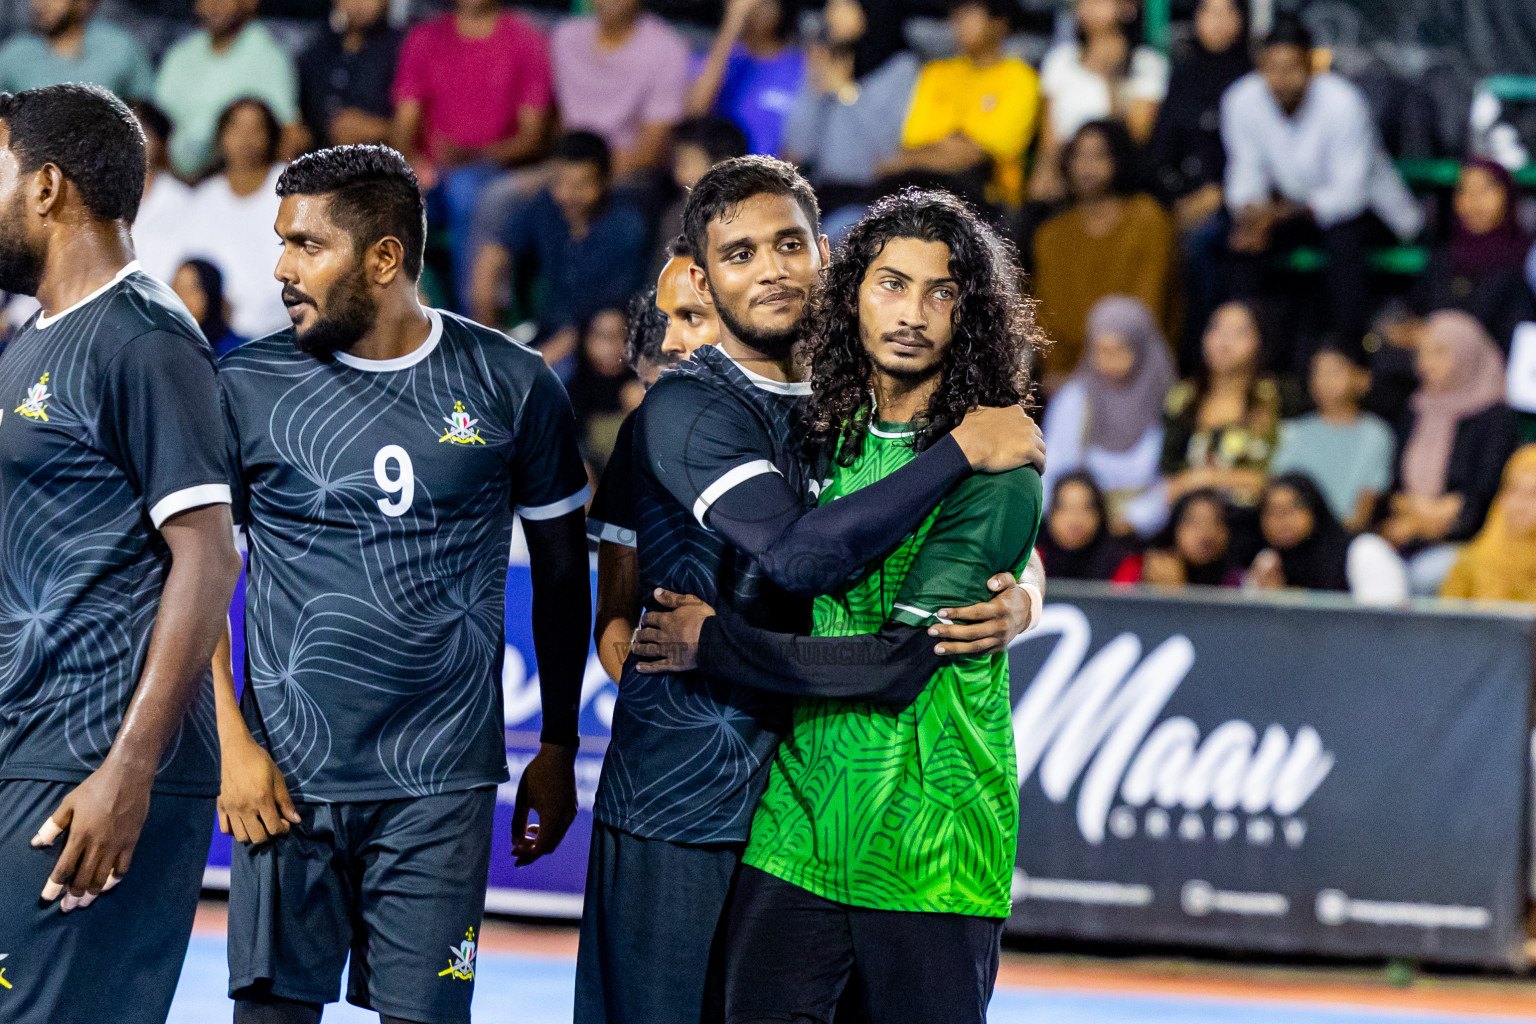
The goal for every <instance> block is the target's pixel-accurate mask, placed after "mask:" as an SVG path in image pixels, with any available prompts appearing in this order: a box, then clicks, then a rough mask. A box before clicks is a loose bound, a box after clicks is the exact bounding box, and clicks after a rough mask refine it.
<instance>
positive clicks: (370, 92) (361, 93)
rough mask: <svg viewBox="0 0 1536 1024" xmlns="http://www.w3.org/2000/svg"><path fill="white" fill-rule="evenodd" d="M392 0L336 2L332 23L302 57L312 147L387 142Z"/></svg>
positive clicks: (394, 59) (304, 110)
mask: <svg viewBox="0 0 1536 1024" xmlns="http://www.w3.org/2000/svg"><path fill="white" fill-rule="evenodd" d="M388 14H389V0H333V3H332V5H331V20H330V23H329V24H328V25H327V26H326V28H325V29H323V30H322V31H321V32H320V34H319V35H318V36H317V37H316V38H315V41H314V42H312V43H310V45H309V48H308V49H306V50H305V51H304V54H303V56H302V57H300V58H299V111H300V113H301V114H302V116H303V120H304V128H305V130H306V132H307V133H308V135H309V138H308V139H306V140H305V141H306V142H307V143H308V145H307V146H306V147H305V148H309V147H310V146H314V147H324V146H347V145H354V144H358V143H367V142H387V141H389V139H390V135H391V131H392V129H393V114H394V106H393V101H392V98H391V90H392V88H393V85H394V81H395V65H396V63H398V61H399V59H400V42H401V36H400V33H399V32H397V31H396V30H395V29H393V28H390V26H389V19H388Z"/></svg>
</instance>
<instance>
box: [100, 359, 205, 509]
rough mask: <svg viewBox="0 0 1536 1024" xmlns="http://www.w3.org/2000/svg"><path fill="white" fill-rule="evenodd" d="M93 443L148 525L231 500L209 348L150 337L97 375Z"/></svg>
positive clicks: (112, 361)
mask: <svg viewBox="0 0 1536 1024" xmlns="http://www.w3.org/2000/svg"><path fill="white" fill-rule="evenodd" d="M100 437H101V444H102V447H103V449H104V450H105V451H106V452H107V454H108V456H109V457H110V458H112V459H113V460H114V461H115V462H116V463H117V464H118V465H119V466H121V467H122V468H123V470H124V472H126V473H127V474H128V478H129V480H130V482H131V483H132V484H133V488H134V490H136V491H137V492H138V494H139V498H140V500H141V501H143V503H144V509H145V511H146V512H148V513H149V517H150V521H151V522H153V523H154V525H155V528H156V529H159V528H160V526H161V524H163V523H164V522H165V521H166V520H167V519H169V518H170V517H171V516H173V515H175V514H176V513H178V512H184V511H186V510H187V509H191V508H198V507H201V506H203V505H216V504H227V503H228V502H229V500H230V488H229V473H228V469H227V467H226V460H227V451H226V447H225V429H224V417H223V415H222V414H221V412H220V410H219V395H218V384H217V381H216V380H215V377H214V369H213V357H212V355H211V354H210V353H209V351H208V347H207V346H206V345H205V344H203V343H201V342H199V341H197V340H194V339H192V338H189V337H187V336H185V335H181V334H175V333H172V332H170V331H149V332H147V333H145V334H142V335H140V336H138V337H137V338H134V339H133V340H132V341H130V342H128V344H126V345H124V346H123V349H122V351H120V352H118V354H117V355H115V356H114V357H113V358H112V360H111V362H109V363H108V364H107V365H106V367H105V369H104V370H103V373H102V394H101V419H100Z"/></svg>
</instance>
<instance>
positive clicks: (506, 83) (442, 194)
mask: <svg viewBox="0 0 1536 1024" xmlns="http://www.w3.org/2000/svg"><path fill="white" fill-rule="evenodd" d="M552 85H553V83H552V81H551V77H550V66H549V49H548V46H547V45H546V43H545V41H544V37H543V35H542V34H541V33H540V32H539V30H538V29H537V28H536V27H535V26H534V25H533V23H532V22H530V21H529V20H528V19H526V18H524V17H522V16H521V15H519V14H514V13H513V12H511V11H507V10H503V9H502V6H501V0H455V3H454V10H453V13H451V14H444V15H442V16H441V17H437V18H434V19H432V20H431V21H428V22H425V23H423V24H421V25H418V26H417V27H416V28H414V29H412V30H411V33H410V35H408V36H407V37H406V39H405V45H404V47H403V48H402V49H401V51H400V65H399V67H398V68H397V69H396V71H395V84H394V101H395V124H394V138H395V147H396V148H397V149H399V150H400V152H402V153H404V154H405V155H406V157H407V158H408V159H409V160H410V162H411V165H412V166H413V167H414V168H415V170H416V174H417V177H418V178H420V180H421V183H422V185H423V186H424V187H426V188H429V189H431V193H430V194H429V196H428V211H429V216H430V217H431V218H432V220H434V221H435V222H437V223H439V224H446V226H447V228H448V233H449V240H450V246H451V248H452V252H453V269H454V276H455V278H456V280H457V288H458V290H459V291H460V292H462V291H463V289H464V288H465V287H467V283H468V280H469V267H470V262H471V260H472V259H473V243H472V241H471V235H472V234H473V231H472V225H473V220H474V215H475V206H476V204H477V202H478V201H479V196H480V192H481V190H482V189H483V188H484V187H485V186H486V185H487V184H488V183H489V182H490V181H491V180H492V179H493V178H495V177H496V175H498V174H499V173H501V172H502V171H503V170H505V169H506V168H509V167H515V166H517V165H519V164H523V163H527V162H528V161H530V160H532V159H534V158H535V157H537V156H538V155H539V152H540V148H541V146H542V145H543V143H544V139H545V136H546V134H547V130H548V127H549V115H550V107H551V91H552ZM461 308H463V307H462V306H461Z"/></svg>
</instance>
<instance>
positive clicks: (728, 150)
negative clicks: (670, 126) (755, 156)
mask: <svg viewBox="0 0 1536 1024" xmlns="http://www.w3.org/2000/svg"><path fill="white" fill-rule="evenodd" d="M746 155H747V136H746V135H745V133H743V132H742V130H741V129H740V128H738V127H737V126H736V123H735V122H734V121H731V120H730V119H728V118H724V117H718V116H715V115H706V116H704V117H690V118H686V119H684V120H683V121H681V122H680V123H679V124H678V126H677V131H675V132H674V133H673V137H672V184H673V185H674V186H675V187H676V189H677V198H676V199H674V200H673V201H672V202H671V203H670V204H668V205H667V207H666V208H665V209H664V210H662V212H661V217H660V218H658V220H657V222H656V232H655V237H656V238H659V239H661V240H662V244H660V245H657V246H656V247H655V249H656V258H655V260H654V261H653V263H652V276H653V277H654V276H655V275H656V274H659V273H661V268H662V266H663V265H665V264H666V262H667V260H668V259H669V257H668V255H667V248H666V244H665V243H666V242H667V241H668V240H670V239H674V238H677V237H678V236H680V235H681V234H682V233H683V207H684V205H686V204H687V202H688V191H689V190H690V189H691V188H693V186H694V185H695V184H697V183H698V180H699V179H700V178H702V177H704V172H705V171H707V170H709V169H710V168H711V167H713V166H715V164H717V163H719V162H720V161H722V160H729V159H731V158H732V157H736V156H746Z"/></svg>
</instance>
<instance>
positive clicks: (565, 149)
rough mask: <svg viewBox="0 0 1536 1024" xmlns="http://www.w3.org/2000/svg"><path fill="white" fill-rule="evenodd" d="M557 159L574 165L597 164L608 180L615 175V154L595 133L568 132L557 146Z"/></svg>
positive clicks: (598, 169) (600, 172) (599, 171)
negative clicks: (611, 175) (609, 176)
mask: <svg viewBox="0 0 1536 1024" xmlns="http://www.w3.org/2000/svg"><path fill="white" fill-rule="evenodd" d="M555 159H556V160H564V161H566V162H567V163H573V164H596V165H597V171H598V173H599V174H601V175H602V176H603V178H604V179H605V180H606V179H607V177H608V175H610V174H612V173H613V154H612V153H611V152H610V151H609V149H608V143H606V142H604V141H603V137H602V136H601V135H598V134H597V133H595V132H566V133H565V134H564V135H562V136H560V141H559V142H557V143H556V144H555Z"/></svg>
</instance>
